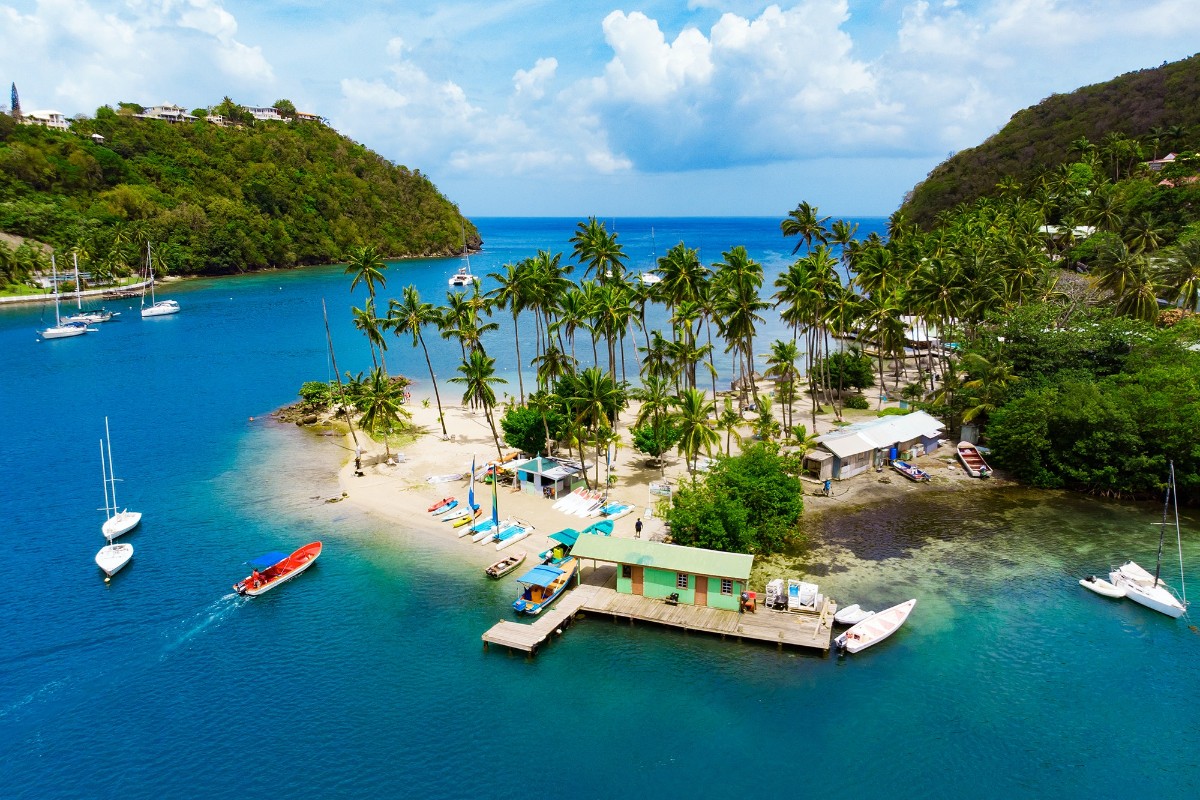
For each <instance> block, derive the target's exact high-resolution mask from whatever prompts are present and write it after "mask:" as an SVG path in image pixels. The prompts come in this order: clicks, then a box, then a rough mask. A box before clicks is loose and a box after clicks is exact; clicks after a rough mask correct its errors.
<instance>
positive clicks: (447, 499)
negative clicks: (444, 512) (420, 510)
mask: <svg viewBox="0 0 1200 800" xmlns="http://www.w3.org/2000/svg"><path fill="white" fill-rule="evenodd" d="M453 500H454V498H453V497H443V498H442V499H441V500H438V501H437V502H436V503H434V504H433V505H431V506H430V507H429V508H427V509H426V511H429V512H434V511H437V510H438V509H439V508H441V507H442V506H444V505H446V503H450V502H453Z"/></svg>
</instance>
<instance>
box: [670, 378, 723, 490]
mask: <svg viewBox="0 0 1200 800" xmlns="http://www.w3.org/2000/svg"><path fill="white" fill-rule="evenodd" d="M715 410H716V408H715V406H714V405H713V403H712V401H710V400H709V399H708V397H707V396H706V395H705V394H704V392H703V391H702V390H700V389H684V390H683V391H682V392H680V393H679V395H678V396H677V397H676V398H675V416H674V421H675V422H676V424H678V425H679V433H680V438H679V445H678V450H679V453H680V454H681V455H683V456H684V458H685V459H686V460H687V462H688V471H689V472H695V471H696V462H697V459H698V458H699V455H700V451H701V450H703V451H704V452H705V454H707V455H712V448H713V445H714V444H715V445H716V446H717V447H718V448H719V447H720V446H721V436H720V434H718V433H717V432H716V430H714V429H713V424H712V420H711V419H710V417H712V416H713V414H714V413H715Z"/></svg>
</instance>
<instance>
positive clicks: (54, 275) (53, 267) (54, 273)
mask: <svg viewBox="0 0 1200 800" xmlns="http://www.w3.org/2000/svg"><path fill="white" fill-rule="evenodd" d="M50 280H52V281H54V327H56V328H57V327H58V326H59V325H62V321H61V320H60V319H59V316H58V264H56V263H55V261H54V253H51V254H50Z"/></svg>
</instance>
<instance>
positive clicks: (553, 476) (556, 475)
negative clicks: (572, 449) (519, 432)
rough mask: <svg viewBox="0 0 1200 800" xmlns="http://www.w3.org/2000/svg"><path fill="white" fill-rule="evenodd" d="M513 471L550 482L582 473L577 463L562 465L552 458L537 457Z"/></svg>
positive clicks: (519, 465)
mask: <svg viewBox="0 0 1200 800" xmlns="http://www.w3.org/2000/svg"><path fill="white" fill-rule="evenodd" d="M513 469H516V470H518V471H520V472H532V473H533V474H535V475H542V476H544V477H546V478H549V479H550V480H552V481H560V480H562V479H563V478H569V477H571V476H572V475H575V474H577V473H579V472H582V471H583V470H582V468H581V467H580V466H579V464H578V462H569V463H563V462H560V461H556V460H555V459H553V458H546V457H545V456H539V457H537V458H535V459H532V460H530V461H526V462H525V463H524V464H518V465H517V466H515V467H513Z"/></svg>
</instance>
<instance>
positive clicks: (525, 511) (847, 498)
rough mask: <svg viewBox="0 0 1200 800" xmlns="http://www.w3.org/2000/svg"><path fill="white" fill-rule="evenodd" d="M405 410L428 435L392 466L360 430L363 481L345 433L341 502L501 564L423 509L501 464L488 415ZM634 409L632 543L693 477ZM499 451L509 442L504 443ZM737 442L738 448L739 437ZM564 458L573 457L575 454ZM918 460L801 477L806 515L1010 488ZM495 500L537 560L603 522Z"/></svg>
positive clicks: (624, 429) (531, 502)
mask: <svg viewBox="0 0 1200 800" xmlns="http://www.w3.org/2000/svg"><path fill="white" fill-rule="evenodd" d="M888 405H892V406H894V405H896V404H895V403H890V404H885V407H887V406H888ZM802 407H803V406H802V405H801V404H798V406H797V422H799V421H801V419H803V420H804V421H805V422H806V423H808V424H809V425H810V426H811V419H810V418H809V417H808V415H807V414H805V415H804V416H803V417H802V416H801V413H800V411H801V408H802ZM407 409H408V410H409V411H410V412H411V414H412V419H411V423H412V425H414V426H415V427H416V428H417V429H419V430H421V431H423V433H420V434H418V435H417V436H416V438H415V440H413V441H411V442H410V443H408V444H406V445H404V446H402V447H400V448H399V449H397V448H393V449H392V458H391V461H390V462H389V460H388V458H387V455H386V454H385V451H384V447H383V445H382V444H380V443H376V442H373V441H371V440H370V439H369V438H367V437H366V436H364V435H363V434H362V432H357V433H356V435H357V437H358V442H359V446H360V447H361V448H362V470H361V471H362V475H361V476H356V475H355V468H354V457H353V453H354V443H353V442H352V441H351V439H350V437H349V436H348V435H347V436H346V447H347V459H346V461H345V462H344V463H343V465H342V467H341V469H340V470H339V472H338V485H339V488H340V490H341V492H342V497H343V498H344V499H345V500H346V501H348V502H351V503H354V504H355V505H357V506H359V507H362V508H364V509H366V510H368V511H370V512H373V513H375V514H378V515H380V516H381V517H383V518H384V519H386V520H389V521H392V522H395V523H396V524H400V525H403V526H404V527H405V528H409V529H412V530H418V531H422V532H424V533H426V534H428V535H429V536H430V537H436V538H437V539H440V540H443V541H445V542H455V543H457V544H458V546H459V547H460V549H461V550H462V551H463V557H464V558H466V559H469V560H470V561H472V562H476V563H480V564H489V563H492V562H493V561H496V560H498V559H499V558H500V557H501V556H500V555H499V554H498V553H497V551H496V549H495V545H492V544H486V545H480V544H474V543H472V542H471V538H470V536H465V537H462V538H460V537H459V536H458V534H459V533H461V532H463V530H464V529H465V527H464V528H454V527H453V526H452V524H451V523H449V522H441V521H439V518H438V517H434V516H431V515H430V514H429V513H428V512H427V510H426V509H428V507H429V506H430V505H432V504H433V503H435V502H437V501H438V500H440V499H442V498H444V497H456V498H458V500H459V501H460V502H465V501H466V498H467V493H468V489H469V485H468V480H467V479H466V478H465V477H464V478H463V479H461V480H456V481H450V482H443V483H429V481H428V478H429V477H430V476H433V475H445V474H448V473H464V474H465V473H467V472H469V470H470V467H471V462H472V459H473V458H474V460H475V464H476V467H477V469H478V468H480V467H482V466H483V465H485V464H486V463H487V462H488V461H490V460H493V459H495V458H497V452H496V445H495V443H494V442H493V440H492V435H491V430H490V429H489V427H488V422H487V418H486V417H485V416H484V414H483V412H482V411H473V410H470V409H467V408H464V407H462V406H460V405H456V404H445V405H444V406H443V409H444V412H445V418H446V429H447V435H446V436H443V435H442V433H441V427H440V425H439V424H438V421H437V407H436V406H435V405H434V404H433V403H430V404H428V406H426V405H424V404H423V403H422V402H420V400H419V399H418V400H416V401H414V402H413V403H411V404H410V405H409V406H407ZM637 409H638V406H637V404H636V403H632V404H631V405H630V407H629V408H628V409H627V411H626V412H625V413H624V414H623V415H622V419H621V421H620V422H619V424H618V425H617V430H618V432H619V433H620V434H621V435H622V440H623V441H622V445H621V446H620V447H619V448H618V449H617V451H616V457H615V459H614V461H613V464H612V467H611V469H612V474H613V476H614V478H615V481H614V484H613V486H612V487H611V488H610V489H609V497H610V499H611V500H612V501H614V502H622V503H629V504H632V505H634V506H635V511H634V512H632V513H629V514H627V515H625V516H623V517H621V518H619V519H617V520H615V522H614V530H613V535H614V536H620V537H629V538H632V537H634V535H635V522H636V521H637V520H638V519H639V518H640V519H641V520H642V522H643V526H644V527H643V530H642V536H643V537H645V538H648V539H651V540H659V541H661V540H662V539H663V538H664V537H665V536H666V535H667V534H668V531H667V529H666V526H665V525H664V523H663V521H662V520H661V519H660V518H659V517H658V516H657V514H656V513H655V512H653V511H652V510H651V509H652V504H653V503H654V502H655V501H656V500H658V499H660V498H658V497H656V496H655V495H652V494H651V483H652V482H661V481H664V480H665V481H668V482H670V484H671V486H678V485H679V484H680V482H682V481H687V480H690V478H689V474H688V471H687V466H686V464H685V463H684V461H683V459H682V458H681V457H680V456H679V455H677V454H675V453H674V452H672V453H669V454H667V455H666V456H664V464H663V466H662V467H661V468H660V467H659V466H658V465H656V464H654V463H653V462H652V461H651V460H650V459H648V458H647V457H646V456H645V455H643V454H642V453H639V452H637V451H635V450H634V449H633V448H632V447H631V446H630V445H629V443H628V442H629V435H628V429H629V426H630V424H631V423H632V421H633V420H634V419H635V418H636V416H637ZM501 414H502V409H498V410H497V412H496V415H497V417H499V416H501ZM875 414H876V411H875V410H871V411H860V412H849V413H846V412H844V415H845V416H846V418H847V420H849V421H856V420H858V419H866V418H873V417H874V416H875ZM749 422H750V421H747V424H746V426H745V427H744V428H743V429H742V431H741V432H742V433H743V434H744V435H747V436H748V435H749V433H750V429H749ZM498 427H499V423H498V422H497V428H498ZM834 428H835V419H834V417H833V415H832V414H825V415H818V418H817V431H818V432H819V433H825V432H827V431H829V430H833V429H834ZM722 444H724V437H722ZM501 445H502V446H503V445H504V443H503V440H502V441H501ZM733 446H734V451H735V452H736V450H737V443H736V440H735V441H734V445H733ZM512 451H513V449H512V448H511V447H507V446H503V452H504V453H505V454H508V453H511V452H512ZM562 455H566V456H567V457H570V455H569V454H562ZM515 463H520V461H517V462H515ZM915 463H916V464H917V466H919V467H921V468H922V469H924V470H925V471H927V472H929V473H930V475H931V476H932V481H931V482H930V483H927V484H915V483H912V482H910V481H908V480H906V479H904V478H903V477H901V476H900V475H899V474H897V473H896V472H894V471H892V470H884V471H882V472H867V473H864V474H862V475H859V476H856V477H854V478H851V479H849V480H845V481H835V482H834V484H833V493H832V495H831V496H829V497H826V496H824V493H823V491H822V484H821V483H820V482H818V481H815V480H811V479H809V480H805V481H804V487H805V497H804V515H805V518H806V519H812V518H813V517H815V516H817V515H820V514H824V513H828V512H831V511H839V510H843V511H850V510H857V509H860V508H862V507H863V506H867V505H872V504H877V503H885V502H887V501H888V500H889V499H891V498H895V497H897V496H900V495H902V494H905V493H908V492H930V491H948V490H949V491H962V490H982V489H984V488H987V487H991V486H997V485H1000V484H1002V483H1004V482H1003V481H1002V480H999V479H992V480H990V481H980V480H978V479H975V478H971V477H969V476H968V475H967V474H966V472H965V471H964V470H963V469H962V468H961V467H960V466H959V465H958V463H957V460H956V458H955V452H954V449H953V448H952V447H942V448H940V449H939V450H938V451H937V452H935V453H932V454H930V455H927V456H924V457H922V458H920V459H917V461H916V462H915ZM604 472H605V468H604V465H603V464H601V465H600V480H601V482H603V480H604ZM590 475H591V477H592V478H593V479H594V478H595V468H594V467H592V469H591V470H590ZM497 497H498V505H499V514H500V518H501V519H502V520H503V519H507V518H510V517H511V518H515V519H517V520H520V521H522V522H525V523H528V524H531V525H532V526H533V533H532V535H530V536H529V537H528V538H527V539H525V540H524V541H522V542H519V543H517V544H515V545H512V546H510V547H509V548H507V549H506V550H505V551H504V552H505V553H508V552H510V551H517V550H524V551H526V552H527V553H528V554H529V555H530V556H533V555H535V554H537V553H540V552H542V551H544V550H546V549H548V548H549V547H550V540H549V538H548V537H549V536H550V534H552V533H555V532H557V531H560V530H562V529H563V528H568V527H569V528H575V529H576V530H582V529H583V528H585V527H587V526H588V525H591V524H592V523H594V522H597V521H598V518H586V519H585V518H581V517H578V516H575V515H572V514H567V513H564V512H562V511H559V510H556V509H554V508H553V501H551V500H547V499H545V498H543V497H539V496H533V495H530V494H526V493H524V492H520V491H516V490H514V489H512V488H511V487H508V486H500V487H499V490H498V495H497ZM475 500H476V502H477V503H478V504H480V505H481V506H482V507H483V509H484V514H483V516H482V517H480V519H487V518H488V515H489V513H490V508H491V487H490V486H488V485H486V484H484V483H482V482H477V483H476V484H475Z"/></svg>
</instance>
